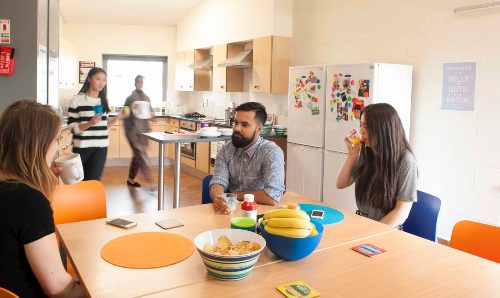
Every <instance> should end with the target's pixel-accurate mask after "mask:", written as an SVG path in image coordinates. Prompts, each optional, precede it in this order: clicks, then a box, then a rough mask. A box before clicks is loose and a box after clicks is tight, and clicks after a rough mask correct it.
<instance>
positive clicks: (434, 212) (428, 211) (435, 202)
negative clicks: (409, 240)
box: [403, 190, 441, 242]
mask: <svg viewBox="0 0 500 298" xmlns="http://www.w3.org/2000/svg"><path fill="white" fill-rule="evenodd" d="M440 208H441V200H440V199H439V198H437V197H435V196H433V195H430V194H428V193H425V192H423V191H420V190H418V191H417V202H415V203H413V205H412V207H411V210H410V214H409V215H408V218H407V219H406V221H405V222H404V224H403V231H405V232H408V233H411V234H413V235H416V236H419V237H422V238H425V239H428V240H431V241H434V242H436V226H437V219H438V215H439V209H440Z"/></svg>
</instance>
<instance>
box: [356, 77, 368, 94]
mask: <svg viewBox="0 0 500 298" xmlns="http://www.w3.org/2000/svg"><path fill="white" fill-rule="evenodd" d="M358 84H359V89H358V96H359V97H370V80H359V81H358Z"/></svg>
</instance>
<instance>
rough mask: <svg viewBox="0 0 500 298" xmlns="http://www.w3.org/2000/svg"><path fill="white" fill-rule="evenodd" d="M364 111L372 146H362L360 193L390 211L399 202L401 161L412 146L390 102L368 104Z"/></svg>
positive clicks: (357, 191) (359, 178)
mask: <svg viewBox="0 0 500 298" xmlns="http://www.w3.org/2000/svg"><path fill="white" fill-rule="evenodd" d="M361 115H364V120H365V122H366V129H367V130H368V142H369V144H370V146H369V147H368V146H366V145H364V144H363V146H362V148H361V167H360V172H359V176H358V178H357V180H356V188H355V192H356V197H357V198H364V197H365V198H366V197H367V198H368V200H369V203H370V206H372V207H375V208H382V209H383V210H384V212H389V211H391V210H392V209H394V207H395V205H396V195H397V193H396V191H397V184H398V171H399V165H400V163H401V160H402V158H403V156H404V154H405V151H406V150H408V151H409V152H412V150H411V147H410V144H409V143H408V140H407V139H406V136H405V131H404V128H403V124H402V123H401V119H400V118H399V116H398V113H397V112H396V110H395V109H394V107H392V106H391V105H390V104H386V103H377V104H371V105H368V106H366V107H365V108H364V109H363V110H362V111H361Z"/></svg>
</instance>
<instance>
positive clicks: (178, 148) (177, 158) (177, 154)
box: [173, 143, 181, 209]
mask: <svg viewBox="0 0 500 298" xmlns="http://www.w3.org/2000/svg"><path fill="white" fill-rule="evenodd" d="M180 180H181V144H180V143H175V160H174V206H173V208H174V209H175V208H179V194H180Z"/></svg>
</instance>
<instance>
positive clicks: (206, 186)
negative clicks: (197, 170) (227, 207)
mask: <svg viewBox="0 0 500 298" xmlns="http://www.w3.org/2000/svg"><path fill="white" fill-rule="evenodd" d="M213 176H214V175H207V176H205V177H203V181H202V182H201V203H202V204H210V203H212V200H211V199H210V181H211V180H212V177H213Z"/></svg>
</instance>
